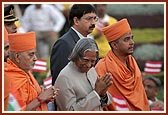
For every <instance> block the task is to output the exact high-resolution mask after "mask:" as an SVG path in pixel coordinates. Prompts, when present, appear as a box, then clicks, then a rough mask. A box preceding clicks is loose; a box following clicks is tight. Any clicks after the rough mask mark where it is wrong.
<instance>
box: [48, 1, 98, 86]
mask: <svg viewBox="0 0 168 115" xmlns="http://www.w3.org/2000/svg"><path fill="white" fill-rule="evenodd" d="M97 20H98V19H97V15H96V10H95V8H94V6H93V5H90V4H74V5H73V6H72V7H71V10H70V14H69V23H70V26H71V28H70V29H69V31H68V32H67V33H65V34H64V35H63V36H62V37H61V38H59V39H58V40H57V41H56V43H55V44H54V46H53V48H52V53H51V58H50V68H51V75H52V85H54V83H55V80H56V78H57V76H58V74H59V73H60V71H61V70H62V69H63V68H64V67H65V66H66V65H67V63H68V62H69V60H68V57H69V55H70V53H71V51H72V49H73V48H74V46H75V44H76V43H77V41H78V40H79V39H82V38H85V37H87V35H88V34H90V33H91V32H92V31H93V29H94V28H95V23H96V21H97Z"/></svg>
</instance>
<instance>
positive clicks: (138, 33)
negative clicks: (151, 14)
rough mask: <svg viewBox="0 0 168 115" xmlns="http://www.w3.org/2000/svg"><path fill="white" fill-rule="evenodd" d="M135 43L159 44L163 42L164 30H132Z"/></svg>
mask: <svg viewBox="0 0 168 115" xmlns="http://www.w3.org/2000/svg"><path fill="white" fill-rule="evenodd" d="M132 33H133V35H134V41H135V43H150V42H160V41H163V40H164V28H145V29H132Z"/></svg>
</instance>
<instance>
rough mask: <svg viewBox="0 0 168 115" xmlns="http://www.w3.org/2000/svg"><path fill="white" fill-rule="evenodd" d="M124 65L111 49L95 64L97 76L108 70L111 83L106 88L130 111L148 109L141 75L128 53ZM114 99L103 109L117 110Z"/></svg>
mask: <svg viewBox="0 0 168 115" xmlns="http://www.w3.org/2000/svg"><path fill="white" fill-rule="evenodd" d="M127 64H128V67H126V66H125V65H124V64H123V63H122V62H121V61H120V60H119V59H118V58H117V57H116V56H115V55H114V53H113V52H112V50H111V51H109V52H108V54H107V55H106V57H105V58H103V59H101V60H100V61H99V62H98V63H97V64H96V67H95V68H96V71H97V73H98V75H99V76H103V75H104V74H105V73H107V72H109V73H111V74H112V76H113V85H112V86H110V88H109V89H108V91H109V93H110V94H111V95H112V96H114V95H115V96H117V97H120V98H123V99H124V100H125V102H126V106H127V107H128V110H130V111H149V110H150V108H149V105H148V99H147V96H146V93H145V90H144V87H143V84H142V76H141V72H140V70H139V67H138V65H137V63H136V61H135V59H134V58H133V57H132V56H131V55H129V56H128V58H127ZM116 106H117V104H116V103H114V100H113V102H112V104H111V105H109V106H107V107H106V108H105V110H117V108H116Z"/></svg>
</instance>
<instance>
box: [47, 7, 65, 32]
mask: <svg viewBox="0 0 168 115" xmlns="http://www.w3.org/2000/svg"><path fill="white" fill-rule="evenodd" d="M49 8H50V12H49V13H50V15H51V18H52V20H53V21H54V27H53V31H55V32H60V31H61V30H62V28H63V26H64V24H65V21H66V19H65V17H64V15H63V14H62V12H60V11H59V10H58V9H57V8H55V7H54V6H52V5H50V6H49Z"/></svg>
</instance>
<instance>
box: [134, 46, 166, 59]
mask: <svg viewBox="0 0 168 115" xmlns="http://www.w3.org/2000/svg"><path fill="white" fill-rule="evenodd" d="M133 55H134V57H135V59H137V60H151V61H160V60H163V59H164V47H163V46H162V45H161V46H159V45H155V44H142V45H141V46H139V47H138V48H136V49H135V51H134V54H133Z"/></svg>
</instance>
